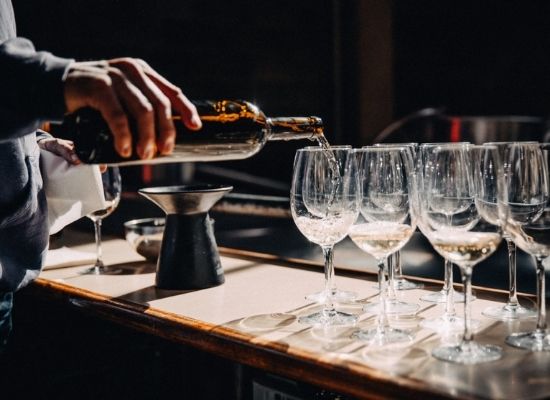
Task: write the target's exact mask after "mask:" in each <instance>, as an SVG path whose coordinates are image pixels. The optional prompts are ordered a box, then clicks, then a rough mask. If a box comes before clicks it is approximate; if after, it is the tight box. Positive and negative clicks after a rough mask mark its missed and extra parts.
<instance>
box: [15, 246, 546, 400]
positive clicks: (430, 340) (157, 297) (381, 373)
mask: <svg viewBox="0 0 550 400" xmlns="http://www.w3.org/2000/svg"><path fill="white" fill-rule="evenodd" d="M74 248H75V249H77V250H85V251H91V252H93V251H94V246H93V244H91V243H84V244H81V245H77V246H75V247H74ZM221 252H222V259H221V260H222V264H223V267H224V270H225V278H226V282H225V284H223V285H221V286H218V287H214V288H210V289H205V290H197V291H188V292H181V291H164V290H159V289H157V288H155V286H154V279H155V274H154V266H152V265H151V264H150V263H147V262H145V261H144V260H143V258H141V257H140V256H139V255H137V254H136V253H135V252H134V251H133V250H132V249H131V248H130V247H129V245H128V244H127V243H126V242H125V241H124V240H122V239H118V238H113V239H107V240H105V242H104V254H105V260H106V263H107V264H108V265H110V266H112V267H114V268H118V269H119V270H120V271H119V273H117V274H113V275H103V276H94V275H82V274H81V272H82V271H83V270H84V269H86V268H87V267H89V266H78V267H64V268H53V269H48V270H45V271H44V272H43V273H42V274H41V276H40V278H39V279H38V280H37V281H36V282H35V283H34V284H32V285H31V287H29V288H28V289H26V291H27V293H29V294H31V295H32V296H33V297H39V298H48V299H49V300H54V301H56V302H62V303H64V304H65V305H69V306H70V307H71V308H73V309H75V310H81V311H82V313H83V314H84V313H87V314H93V315H95V316H98V317H100V318H102V319H105V320H108V321H111V322H113V323H115V324H120V325H123V326H125V327H129V328H131V329H134V330H137V331H141V332H144V333H146V334H150V335H153V336H155V337H159V338H162V339H166V340H167V341H169V342H172V343H180V344H182V345H186V346H191V347H193V348H196V349H198V350H200V351H204V352H207V353H212V354H216V355H218V356H220V357H223V358H226V359H229V360H232V361H234V362H237V363H240V364H244V365H246V366H250V367H253V368H257V369H260V370H263V371H267V372H270V373H274V374H278V375H280V376H283V377H287V378H290V379H293V380H296V381H300V382H306V383H308V384H311V385H315V386H318V387H321V388H326V389H328V390H332V391H335V392H338V393H342V394H344V395H347V396H352V397H354V398H369V399H370V398H375V399H378V398H411V399H418V398H424V399H447V398H466V399H542V398H549V397H550V353H533V352H529V351H525V350H520V349H515V348H512V347H510V346H508V345H506V344H505V343H504V338H505V337H506V335H508V334H509V333H512V332H517V331H525V330H532V329H533V328H534V325H535V321H534V320H533V321H529V322H521V323H519V322H513V323H505V322H499V321H495V320H490V319H488V318H486V317H484V316H482V315H481V311H482V310H483V309H484V308H486V307H488V306H490V305H492V304H495V302H502V301H504V300H505V299H506V295H505V294H504V293H501V292H498V291H494V290H492V291H490V290H484V289H481V288H476V290H475V291H476V296H477V299H476V300H475V301H474V302H473V304H472V305H473V317H474V318H475V319H477V320H479V321H480V323H481V326H480V329H479V331H478V333H477V334H476V339H477V340H478V341H479V342H482V343H492V344H497V345H499V346H501V347H502V348H503V351H504V355H503V357H502V359H501V360H499V361H497V362H492V363H486V364H481V365H475V366H461V365H455V364H451V363H446V362H441V361H438V360H436V359H434V358H433V357H431V355H430V352H431V349H432V348H434V347H435V346H438V345H439V344H440V343H441V340H440V338H439V337H438V336H437V335H435V334H434V333H433V332H431V331H428V330H424V329H421V328H419V326H418V323H419V321H421V319H423V318H429V317H434V316H437V315H439V314H441V313H442V312H443V306H442V305H433V304H429V303H424V302H421V301H419V298H420V296H421V295H423V294H424V293H426V291H427V290H436V289H437V290H438V289H439V288H440V286H441V284H440V283H437V282H434V281H427V280H425V281H424V283H425V289H422V290H409V291H403V292H399V293H398V294H399V298H400V299H403V300H406V301H411V302H417V303H419V304H420V306H421V309H420V311H419V312H418V314H417V315H416V316H414V317H408V318H403V317H402V318H400V319H391V320H390V323H391V324H392V325H393V326H398V327H402V328H405V329H410V330H411V331H412V332H414V335H415V342H414V345H413V346H412V347H411V348H388V349H386V350H384V351H376V352H375V351H371V350H370V349H369V348H368V347H367V346H366V343H364V342H360V341H357V340H354V339H351V338H350V335H351V333H352V332H353V331H355V330H357V329H358V328H362V327H369V326H373V324H374V322H375V318H374V316H373V315H372V314H366V313H363V312H362V307H361V304H358V305H347V306H342V307H340V309H342V310H345V311H348V312H351V313H356V314H359V315H360V322H359V323H358V325H357V326H356V327H348V328H339V329H335V330H334V331H330V332H326V331H320V330H319V329H317V328H309V327H307V326H304V325H302V324H300V323H299V322H298V321H297V317H299V316H300V315H303V314H306V313H310V312H312V311H313V310H316V309H319V307H318V306H317V305H313V304H309V303H307V302H306V301H305V300H304V295H306V294H308V293H312V292H315V291H318V290H319V289H320V288H321V287H322V285H323V275H322V273H321V266H320V265H317V264H313V263H306V262H303V263H301V262H297V261H296V262H290V261H288V260H280V259H277V258H276V257H273V256H269V255H262V254H254V253H248V252H241V251H237V250H231V249H221ZM336 281H337V285H338V287H339V288H342V289H345V290H353V291H356V292H357V293H358V294H359V297H360V299H361V303H365V302H368V301H371V300H376V289H375V285H374V284H373V283H374V281H375V276H373V275H371V274H358V273H356V272H348V273H342V272H341V271H338V272H337V278H336ZM522 302H524V304H530V305H531V306H533V304H532V302H533V297H529V296H527V297H525V296H524V297H522ZM457 311H458V313H459V314H462V304H457ZM79 312H80V311H79ZM327 335H328V336H329V337H330V339H327ZM456 339H458V337H455V338H446V339H445V340H447V341H453V340H456Z"/></svg>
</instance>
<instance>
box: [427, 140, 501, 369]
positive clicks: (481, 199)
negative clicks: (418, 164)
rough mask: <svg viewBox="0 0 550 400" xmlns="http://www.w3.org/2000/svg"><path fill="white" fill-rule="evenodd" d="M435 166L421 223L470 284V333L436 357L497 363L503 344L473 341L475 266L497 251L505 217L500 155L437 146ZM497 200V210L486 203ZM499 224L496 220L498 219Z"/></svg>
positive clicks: (487, 149)
mask: <svg viewBox="0 0 550 400" xmlns="http://www.w3.org/2000/svg"><path fill="white" fill-rule="evenodd" d="M431 157H432V158H431V160H430V162H431V163H432V168H431V170H430V171H429V172H428V173H426V174H425V176H424V184H423V190H422V191H421V192H420V199H421V205H420V207H419V210H420V218H419V226H420V227H421V229H422V232H423V233H424V234H425V235H427V237H428V239H429V241H430V243H431V244H432V246H433V247H434V249H435V250H436V251H437V252H438V253H439V254H441V256H443V257H444V258H445V259H448V260H449V261H451V262H453V263H454V264H456V265H458V266H459V268H460V272H461V275H462V282H463V284H464V296H465V301H464V333H463V336H462V340H461V342H460V343H459V344H458V345H445V346H441V347H437V348H435V349H434V350H433V351H432V355H433V356H434V357H435V358H437V359H440V360H444V361H450V362H454V363H457V364H478V363H482V362H488V361H495V360H498V359H499V358H500V357H501V356H502V350H501V348H500V347H498V346H493V345H482V344H479V343H477V342H475V341H474V340H473V336H474V335H473V329H472V326H471V322H472V319H471V310H470V303H471V296H472V271H473V268H474V267H475V266H476V265H477V264H478V263H480V262H481V261H483V260H485V259H486V258H487V257H489V256H490V255H491V254H493V253H494V252H495V250H496V249H497V247H498V245H499V244H500V241H501V239H502V234H501V229H500V226H499V225H501V223H500V222H501V221H505V219H506V218H505V207H504V196H505V192H506V190H505V184H504V174H503V171H502V164H501V161H500V157H499V153H498V150H497V148H496V147H489V146H471V145H470V146H464V147H457V146H446V145H441V146H437V147H436V148H434V150H433V152H432V155H431ZM486 202H492V203H494V204H496V205H497V207H496V208H495V209H494V212H491V213H487V210H486V209H485V208H484V207H481V206H480V205H481V204H483V203H486ZM492 222H493V223H492Z"/></svg>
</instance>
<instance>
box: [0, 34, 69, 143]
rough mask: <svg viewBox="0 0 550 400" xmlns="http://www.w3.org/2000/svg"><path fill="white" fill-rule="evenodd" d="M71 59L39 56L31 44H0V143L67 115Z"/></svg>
mask: <svg viewBox="0 0 550 400" xmlns="http://www.w3.org/2000/svg"><path fill="white" fill-rule="evenodd" d="M71 63H72V60H70V59H64V58H59V57H55V56H53V55H52V54H50V53H47V52H37V51H35V49H34V46H33V45H32V43H31V42H30V41H28V40H27V39H23V38H14V39H11V40H8V41H6V42H4V43H2V44H0V87H1V88H3V91H2V96H0V140H5V139H10V138H14V137H20V136H23V135H25V134H28V133H30V132H32V131H34V130H36V129H37V128H38V127H39V125H40V124H41V123H42V122H43V121H46V120H58V119H61V118H62V117H63V114H64V112H65V100H64V92H63V84H64V83H63V81H64V78H65V75H66V73H67V70H68V68H69V66H70V64H71Z"/></svg>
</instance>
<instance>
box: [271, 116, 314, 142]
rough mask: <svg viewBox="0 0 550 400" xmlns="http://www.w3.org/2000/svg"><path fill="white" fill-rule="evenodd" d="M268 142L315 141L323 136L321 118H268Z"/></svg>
mask: <svg viewBox="0 0 550 400" xmlns="http://www.w3.org/2000/svg"><path fill="white" fill-rule="evenodd" d="M266 125H267V128H268V137H267V138H268V140H293V139H315V138H317V137H319V136H322V135H323V121H322V120H321V118H319V117H280V118H268V119H267V120H266Z"/></svg>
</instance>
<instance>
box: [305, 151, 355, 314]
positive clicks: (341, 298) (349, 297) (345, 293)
mask: <svg viewBox="0 0 550 400" xmlns="http://www.w3.org/2000/svg"><path fill="white" fill-rule="evenodd" d="M307 148H314V149H318V148H319V147H318V146H308V147H306V149H307ZM330 149H331V150H332V151H333V152H334V151H335V150H339V149H343V150H351V146H349V145H338V146H330ZM326 296H332V300H334V301H335V302H337V303H352V302H353V301H354V300H355V299H357V293H356V292H353V291H350V290H342V289H339V288H337V287H336V280H335V279H332V287H331V288H330V290H329V291H327V290H326V289H323V290H321V291H318V292H315V293H311V294H308V295H306V300H309V301H314V302H316V303H320V304H323V303H324V302H325V298H326Z"/></svg>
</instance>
